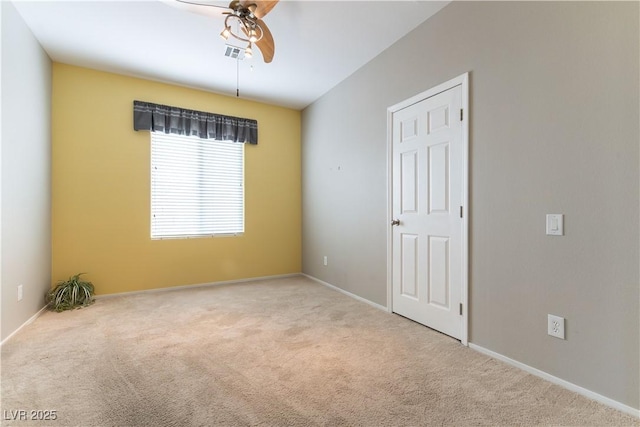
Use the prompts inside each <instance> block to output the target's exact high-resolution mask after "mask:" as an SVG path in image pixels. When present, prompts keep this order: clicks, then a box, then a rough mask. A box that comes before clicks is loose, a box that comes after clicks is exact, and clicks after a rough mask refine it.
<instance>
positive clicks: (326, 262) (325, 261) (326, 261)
mask: <svg viewBox="0 0 640 427" xmlns="http://www.w3.org/2000/svg"><path fill="white" fill-rule="evenodd" d="M322 263H323V264H324V266H325V267H326V266H327V265H329V258H327V256H326V255H325V256H324V258H323V259H322Z"/></svg>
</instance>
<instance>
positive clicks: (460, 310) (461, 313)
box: [460, 303, 462, 316]
mask: <svg viewBox="0 0 640 427" xmlns="http://www.w3.org/2000/svg"><path fill="white" fill-rule="evenodd" d="M460 316H462V303H460Z"/></svg>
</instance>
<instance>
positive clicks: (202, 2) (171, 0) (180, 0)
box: [161, 0, 228, 17]
mask: <svg viewBox="0 0 640 427" xmlns="http://www.w3.org/2000/svg"><path fill="white" fill-rule="evenodd" d="M161 1H162V2H163V3H165V4H167V5H169V6H172V7H175V8H177V9H182V10H186V11H187V12H192V13H197V14H199V15H205V16H212V17H218V16H221V14H222V13H223V12H224V11H225V10H228V8H227V6H223V5H221V4H220V3H221V2H217V3H218V4H214V3H210V2H208V1H207V0H161Z"/></svg>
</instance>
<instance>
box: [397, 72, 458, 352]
mask: <svg viewBox="0 0 640 427" xmlns="http://www.w3.org/2000/svg"><path fill="white" fill-rule="evenodd" d="M456 86H461V89H462V110H463V120H462V163H463V165H462V174H463V177H462V203H463V218H462V239H461V240H462V241H461V245H462V258H461V264H462V265H461V268H462V274H461V277H462V284H461V286H462V289H461V294H460V296H461V299H462V330H461V331H460V332H461V333H460V342H461V343H462V344H463V345H465V346H467V345H468V344H469V317H468V313H469V212H470V209H469V73H468V72H467V73H464V74H462V75H460V76H458V77H454V78H453V79H451V80H449V81H447V82H445V83H442V84H439V85H437V86H435V87H432V88H431V89H428V90H426V91H424V92H422V93H419V94H418V95H415V96H412V97H411V98H409V99H406V100H404V101H402V102H399V103H397V104H395V105H392V106H391V107H389V108H387V311H388V312H389V313H392V312H393V229H392V226H391V221H392V219H393V217H392V216H393V114H394V113H395V112H397V111H399V110H402V109H403V108H406V107H409V106H411V105H413V104H417V103H418V102H420V101H423V100H425V99H427V98H431V97H432V96H434V95H437V94H439V93H441V92H445V91H447V90H449V89H452V88H454V87H456ZM454 114H455V113H454Z"/></svg>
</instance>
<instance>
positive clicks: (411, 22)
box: [14, 0, 448, 109]
mask: <svg viewBox="0 0 640 427" xmlns="http://www.w3.org/2000/svg"><path fill="white" fill-rule="evenodd" d="M174 1H175V0H162V1H160V0H147V1H104V0H103V1H57V0H49V1H14V4H15V6H16V8H17V9H18V11H19V13H20V14H21V16H22V17H23V18H24V20H25V21H26V23H27V25H28V26H29V27H30V28H31V30H32V31H33V33H34V35H35V36H36V38H37V39H38V41H39V42H40V44H41V45H42V46H43V48H44V49H45V51H46V52H47V53H48V55H49V56H50V57H51V59H52V60H53V61H57V62H62V63H66V64H72V65H78V66H81V67H88V68H93V69H97V70H103V71H109V72H114V73H119V74H126V75H131V76H137V77H142V78H146V79H152V80H158V81H163V82H169V83H174V84H178V85H184V86H188V87H193V88H198V89H203V90H207V91H212V92H217V93H222V94H228V95H233V96H235V94H236V84H237V80H238V78H237V77H238V72H239V87H240V96H241V97H242V98H247V99H252V100H257V101H263V102H267V103H270V104H275V105H281V106H285V107H290V108H295V109H302V108H304V107H306V106H307V105H309V104H310V103H312V102H313V101H315V100H316V99H318V98H319V97H320V96H322V95H323V94H324V93H326V92H327V91H328V90H330V89H331V88H333V87H334V86H335V85H337V84H338V83H340V82H341V81H342V80H344V79H345V78H347V77H348V76H349V75H351V74H352V73H353V72H354V71H356V70H357V69H358V68H360V67H361V66H363V65H364V64H366V63H367V62H369V61H370V60H371V59H373V58H374V57H376V56H377V55H378V54H380V53H381V52H382V51H383V50H385V49H386V48H388V47H389V46H391V45H392V44H393V43H394V42H396V41H397V40H399V39H400V38H402V37H403V36H404V35H405V34H407V33H408V32H409V31H411V30H412V29H414V28H415V27H417V26H418V25H419V24H421V23H422V22H424V21H425V20H426V19H428V18H429V17H430V16H432V15H433V14H434V13H436V12H437V11H439V10H440V9H442V8H443V7H444V6H446V4H448V2H435V1H308V0H282V1H281V2H280V3H278V4H277V5H276V7H275V8H274V9H273V10H272V11H271V12H270V13H269V14H268V15H267V16H266V17H265V18H264V21H265V22H266V23H267V24H268V26H269V29H270V30H271V33H272V34H273V37H274V39H275V44H276V52H275V56H274V59H273V62H272V63H270V64H265V63H264V62H263V61H262V56H261V55H260V54H259V53H256V54H254V57H253V59H250V60H249V59H245V60H243V61H239V62H238V61H236V60H234V59H231V58H228V57H226V56H224V50H225V42H224V41H223V40H222V39H221V38H220V37H219V34H220V31H222V27H223V15H222V14H221V12H222V11H223V10H224V9H222V8H206V9H207V11H209V13H208V16H206V15H202V14H197V13H192V12H189V11H186V10H184V9H181V8H179V7H172V6H171V5H170V3H172V2H174ZM199 1H200V2H203V1H206V2H209V3H212V4H216V5H218V6H227V5H228V2H227V1H215V0H199Z"/></svg>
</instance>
